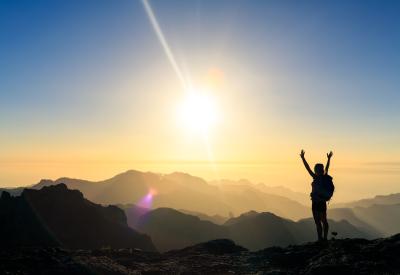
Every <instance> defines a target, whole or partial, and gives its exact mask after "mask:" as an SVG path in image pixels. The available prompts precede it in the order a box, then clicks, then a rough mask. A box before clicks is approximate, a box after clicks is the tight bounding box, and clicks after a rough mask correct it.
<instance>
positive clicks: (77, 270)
mask: <svg viewBox="0 0 400 275" xmlns="http://www.w3.org/2000/svg"><path fill="white" fill-rule="evenodd" d="M398 255H400V234H398V235H395V236H392V237H390V238H386V239H376V240H364V239H343V240H330V241H328V242H326V243H307V244H304V245H296V246H288V247H286V248H281V247H271V248H267V249H264V250H260V251H257V252H250V251H248V250H247V249H245V248H243V247H240V246H238V245H236V244H235V243H234V242H232V241H230V240H227V239H221V240H214V241H210V242H206V243H201V244H198V245H195V246H191V247H187V248H185V249H181V250H174V251H169V252H166V253H162V254H160V253H157V252H145V251H141V250H138V249H97V250H67V249H61V248H56V247H53V248H51V247H49V248H39V247H29V248H28V247H25V248H21V247H20V248H8V249H3V250H0V270H2V272H3V273H4V274H165V273H168V274H399V273H400V262H399V261H398V260H397V258H398Z"/></svg>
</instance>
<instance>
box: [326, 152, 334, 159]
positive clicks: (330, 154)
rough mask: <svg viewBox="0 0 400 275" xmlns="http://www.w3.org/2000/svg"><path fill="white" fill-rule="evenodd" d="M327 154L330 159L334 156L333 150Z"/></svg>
mask: <svg viewBox="0 0 400 275" xmlns="http://www.w3.org/2000/svg"><path fill="white" fill-rule="evenodd" d="M326 156H327V157H328V159H330V158H331V157H332V156H333V153H332V151H330V152H329V153H328V154H326Z"/></svg>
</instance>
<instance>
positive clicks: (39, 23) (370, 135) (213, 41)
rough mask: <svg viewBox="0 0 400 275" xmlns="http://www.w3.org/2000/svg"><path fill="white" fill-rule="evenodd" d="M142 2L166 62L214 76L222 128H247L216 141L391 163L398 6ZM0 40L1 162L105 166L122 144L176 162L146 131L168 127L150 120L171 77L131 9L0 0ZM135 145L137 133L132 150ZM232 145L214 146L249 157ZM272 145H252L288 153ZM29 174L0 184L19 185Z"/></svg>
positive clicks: (165, 97)
mask: <svg viewBox="0 0 400 275" xmlns="http://www.w3.org/2000/svg"><path fill="white" fill-rule="evenodd" d="M150 4H151V6H152V8H153V10H154V12H155V14H156V16H157V19H158V20H159V23H160V26H161V28H162V30H163V32H164V34H165V37H166V38H167V40H168V42H169V45H170V47H171V49H172V51H173V53H174V55H175V58H176V60H177V62H178V63H179V65H180V66H182V68H184V69H187V71H188V72H189V73H191V74H192V76H193V78H200V77H197V75H200V74H201V73H202V72H204V71H206V70H207V69H208V68H210V67H218V68H220V69H221V70H223V72H224V74H225V81H226V82H229V84H228V85H226V88H225V90H230V94H229V96H227V95H224V98H226V99H227V100H226V101H225V102H226V104H225V105H227V106H228V107H227V110H228V109H232V110H235V111H236V112H237V113H240V115H238V114H236V117H235V120H236V119H239V120H240V121H242V123H243V125H246V126H243V127H248V128H246V131H248V136H247V137H246V136H245V135H244V134H243V133H242V132H244V130H243V129H244V128H243V127H242V128H241V129H233V128H232V127H231V128H229V127H228V126H226V127H225V128H229V129H228V130H226V129H225V130H226V132H225V135H233V136H235V135H242V137H241V140H245V139H247V143H251V142H249V140H252V139H253V138H257V139H260V140H261V139H263V138H266V139H267V137H270V136H272V137H271V140H272V139H273V140H281V142H282V144H281V146H283V147H288V148H290V149H292V148H293V150H294V148H298V147H301V146H305V147H306V148H310V150H315V151H318V150H325V149H323V148H327V147H330V148H334V149H337V151H339V152H342V155H346V159H351V160H356V161H357V162H359V163H363V162H371V161H375V160H376V161H380V162H396V161H398V159H399V158H398V157H397V156H398V154H399V153H400V149H398V148H399V146H398V140H399V138H400V129H399V128H400V126H399V125H400V123H399V122H400V109H399V108H398V106H399V105H400V91H399V90H400V78H399V77H398V76H399V74H400V17H399V16H398V15H399V13H400V2H398V1H251V0H249V1H244V0H242V1H238V0H226V1H225V0H212V1H211V0H210V1H199V0H193V1H191V0H188V1H184V0H179V1H178V0H170V1H164V0H152V1H150ZM0 34H1V35H0V125H1V128H0V134H1V144H2V145H0V148H1V147H3V148H2V149H3V150H2V151H4V152H5V154H4V155H3V157H2V158H1V160H2V161H3V162H4V163H11V162H14V161H16V162H21V161H26V160H29V161H32V162H35V161H38V162H43V161H51V160H53V159H57V160H60V159H63V156H64V155H65V154H64V153H65V152H64V151H63V150H64V149H65V148H67V149H68V150H69V151H68V152H69V153H71V154H70V155H68V161H73V160H74V156H77V155H79V152H81V151H82V150H83V151H84V150H86V149H87V148H91V149H90V150H89V149H88V151H87V152H86V151H85V154H86V153H87V154H88V155H92V159H96V158H98V157H99V156H100V158H101V157H104V158H112V159H118V158H119V157H118V156H119V155H121V152H123V151H125V149H124V148H122V147H121V148H120V147H115V148H114V147H113V146H111V145H109V144H108V143H107V140H113V141H116V142H117V143H121V144H123V143H124V142H127V143H129V142H131V143H134V142H136V143H137V144H139V145H137V146H139V147H142V148H140V149H141V150H142V149H143V148H147V147H153V145H152V142H153V143H154V148H157V151H158V154H156V153H154V152H153V151H152V150H150V149H149V150H148V152H147V151H146V150H145V149H143V150H144V151H143V152H141V153H140V154H141V157H140V159H174V158H175V157H176V156H175V155H174V154H171V152H173V148H174V145H172V143H171V145H170V146H168V147H169V148H168V149H165V150H162V149H161V148H160V147H159V143H160V142H159V140H157V139H156V138H154V137H155V136H160V137H161V136H162V137H163V139H164V138H165V139H168V138H169V139H171V140H176V137H174V136H173V134H171V133H168V129H166V128H163V126H160V127H159V126H157V125H158V124H157V123H159V124H168V123H169V122H166V121H165V122H163V118H164V117H166V114H167V113H168V111H167V109H168V106H167V104H170V103H171V102H172V101H173V100H170V99H171V98H174V97H175V96H178V95H179V94H180V91H179V89H180V87H179V82H178V79H177V78H176V75H175V74H174V71H173V70H172V68H171V66H170V64H169V63H168V60H167V58H166V56H165V54H164V52H163V50H162V47H161V46H160V43H159V41H158V40H157V37H156V35H155V33H154V31H153V29H152V27H151V24H150V22H149V19H148V17H147V15H146V13H145V11H144V8H143V5H142V3H141V1H138V0H129V1H128V0H126V1H123V0H118V1H110V0H107V1H102V0H93V1H87V0H84V1H62V0H58V1H40V0H39V1H24V0H21V1H6V0H1V1H0ZM160 83H161V84H160ZM157 85H159V86H157ZM225 93H226V92H225ZM171 104H173V103H171ZM242 113H243V114H242ZM239 116H240V117H239ZM144 121H146V123H145V122H144ZM248 121H251V123H247V122H248ZM247 124H252V126H248V125H247ZM253 124H254V125H256V126H254V125H253ZM158 128H160V129H161V130H159V132H157V130H154V129H158ZM221 128H223V127H221ZM280 133H281V136H280ZM292 135H293V136H292ZM138 136H141V137H143V138H144V139H148V138H147V137H149V136H151V138H150V141H146V145H145V146H144V145H143V146H142V145H140V141H139V138H138ZM127 140H130V141H129V142H128V141H127ZM95 141H98V145H97V147H96V146H95V145H94V144H96V142H95ZM285 142H287V144H285ZM177 143H178V144H179V142H177ZM242 143H244V142H242ZM242 143H241V142H239V141H238V143H237V144H240V146H233V147H232V148H231V149H229V147H228V146H225V145H220V146H219V145H218V142H216V145H215V147H218V148H224V149H223V150H222V149H221V153H220V157H219V158H220V159H222V160H234V161H236V160H237V159H243V158H245V159H252V154H251V153H248V154H245V153H241V154H239V153H238V155H237V156H236V155H235V153H232V152H233V151H234V150H236V148H237V147H240V148H242V149H243V151H245V150H247V151H250V150H252V149H254V148H252V147H250V146H248V145H246V144H242ZM43 144H47V146H44V145H43ZM286 145H287V146H286ZM157 146H158V147H157ZM224 146H225V147H224ZM272 147H274V144H272V141H271V144H269V143H268V142H266V143H265V148H264V147H263V148H264V149H263V150H260V151H261V152H262V153H263V154H265V155H269V158H271V159H273V158H278V159H284V158H286V159H287V158H288V157H287V155H285V156H279V153H277V152H276V151H274V150H272V149H271V150H270V149H269V148H272ZM129 148H130V150H132V152H135V150H137V149H136V147H135V146H134V145H132V146H130V147H129ZM74 150H76V152H75V153H74ZM215 150H216V151H218V149H215ZM229 150H231V152H229ZM296 150H297V149H296ZM154 151H156V149H154ZM93 152H96V153H93ZM113 152H116V153H115V157H110V155H112V154H113ZM146 152H147V153H146ZM69 153H68V154H69ZM215 154H216V155H217V157H218V152H216V153H215ZM260 154H261V153H260ZM181 155H182V156H184V157H187V156H188V155H189V156H190V155H195V157H193V158H194V159H197V158H198V156H197V155H196V154H191V153H190V152H188V153H187V154H184V153H182V154H181ZM181 155H180V156H181ZM244 155H245V156H244ZM294 155H296V156H297V152H294ZM144 156H147V157H144ZM269 158H268V159H269ZM254 159H257V160H259V159H260V156H258V155H257V156H254ZM288 161H289V160H288ZM290 161H291V160H290ZM343 163H344V160H343ZM32 169H33V168H32ZM40 172H41V171H38V172H37V175H35V176H32V177H31V178H21V179H17V178H18V177H17V174H16V173H8V172H7V173H6V174H7V175H6V176H3V178H0V179H3V180H7V181H9V182H13V183H14V182H15V183H18V184H21V183H22V182H25V181H29V180H31V179H32V180H33V179H36V177H39V174H40ZM42 172H43V173H44V174H46V173H47V172H46V171H42ZM55 174H56V173H49V174H48V175H49V176H53V175H55ZM78 174H79V173H78ZM32 175H33V174H32ZM57 175H58V174H57ZM396 175H397V174H396ZM60 176H62V175H60Z"/></svg>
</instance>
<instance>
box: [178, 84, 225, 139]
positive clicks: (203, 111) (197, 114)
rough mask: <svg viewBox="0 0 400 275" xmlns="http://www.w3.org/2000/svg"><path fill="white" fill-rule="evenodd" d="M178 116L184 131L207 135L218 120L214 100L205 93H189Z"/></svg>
mask: <svg viewBox="0 0 400 275" xmlns="http://www.w3.org/2000/svg"><path fill="white" fill-rule="evenodd" d="M179 116H180V120H181V121H182V123H183V125H184V127H185V128H186V129H189V130H195V131H199V132H203V133H207V132H208V131H209V130H210V128H212V127H213V126H215V124H216V123H217V120H218V111H217V106H216V101H215V98H214V97H213V96H212V95H211V94H210V93H207V92H203V91H190V92H188V93H187V96H186V98H185V99H184V100H183V102H182V105H181V107H180V112H179Z"/></svg>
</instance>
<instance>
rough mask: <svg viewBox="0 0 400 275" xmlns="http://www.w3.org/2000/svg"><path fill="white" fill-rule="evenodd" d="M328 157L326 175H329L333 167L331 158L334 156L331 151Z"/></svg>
mask: <svg viewBox="0 0 400 275" xmlns="http://www.w3.org/2000/svg"><path fill="white" fill-rule="evenodd" d="M326 156H327V157H328V161H327V162H326V166H325V175H328V171H329V166H330V165H331V157H332V156H333V153H332V151H330V152H329V153H328V154H326Z"/></svg>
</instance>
